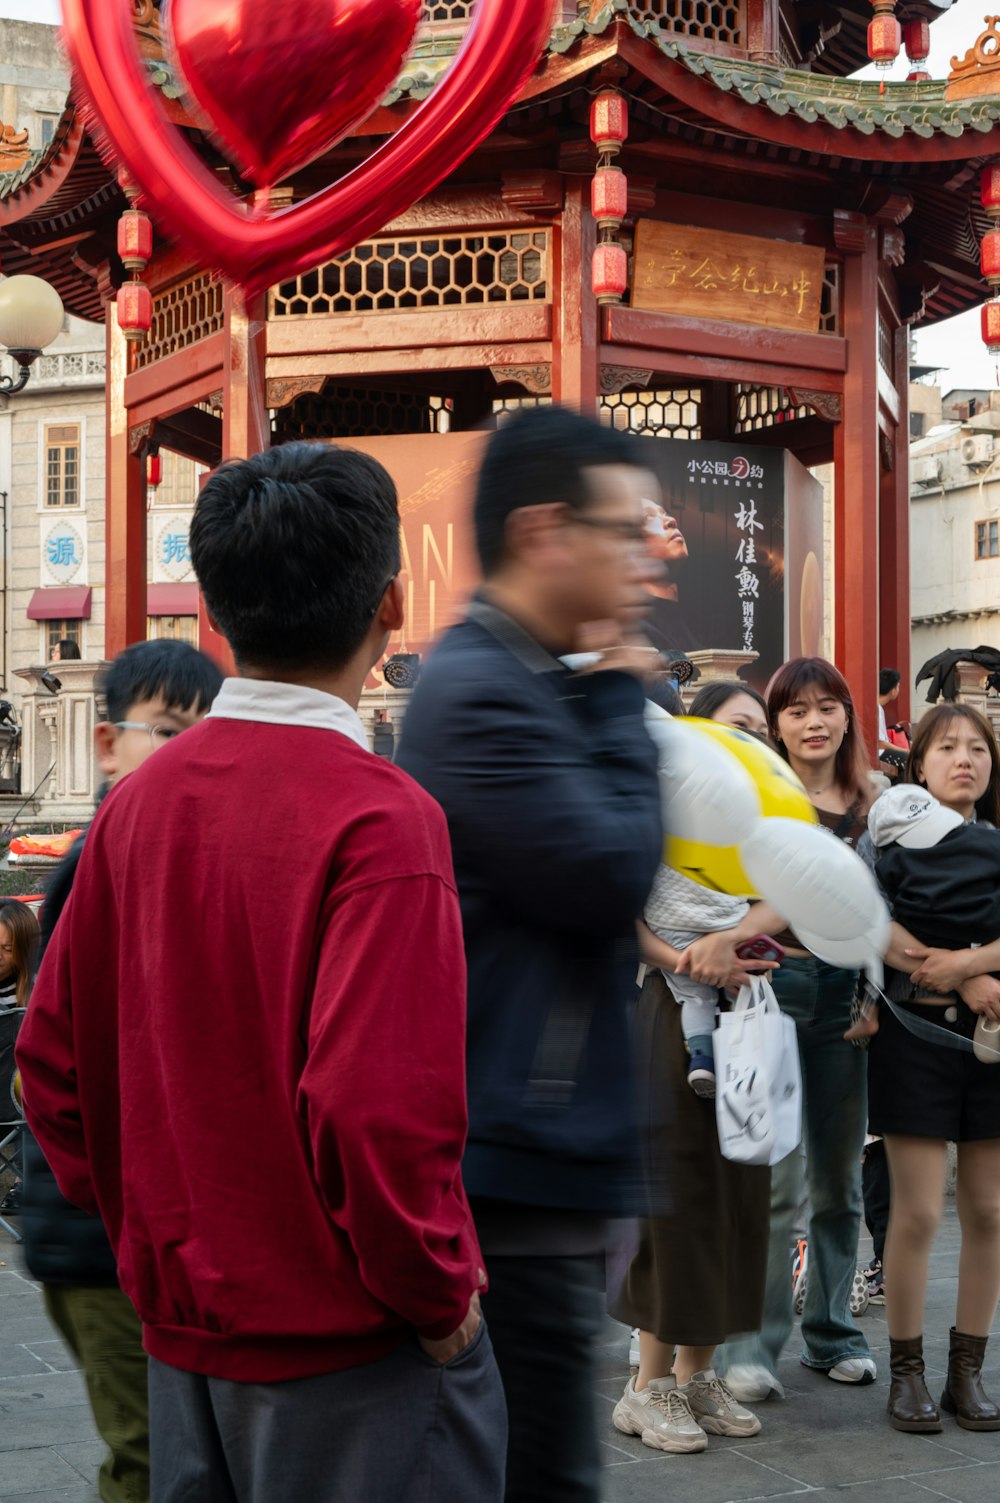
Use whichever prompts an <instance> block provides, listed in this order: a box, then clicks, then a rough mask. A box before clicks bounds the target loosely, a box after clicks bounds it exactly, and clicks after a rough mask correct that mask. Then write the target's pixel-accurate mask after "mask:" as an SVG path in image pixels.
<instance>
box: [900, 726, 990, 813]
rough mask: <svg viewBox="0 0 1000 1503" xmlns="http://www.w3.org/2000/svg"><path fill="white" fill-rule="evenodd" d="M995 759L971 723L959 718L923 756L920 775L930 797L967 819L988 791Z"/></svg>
mask: <svg viewBox="0 0 1000 1503" xmlns="http://www.w3.org/2000/svg"><path fill="white" fill-rule="evenodd" d="M992 772H993V759H992V757H991V756H990V749H989V746H988V745H987V744H986V741H985V739H984V738H983V736H982V735H981V734H980V732H979V730H978V728H977V727H976V726H974V725H973V724H972V722H971V721H969V720H966V719H964V718H963V717H961V716H958V715H956V716H955V718H954V720H953V721H952V722H951V724H950V725H945V726H944V727H943V728H942V730H941V731H940V733H939V734H938V736H937V737H935V739H934V740H933V741H932V742H931V744H930V746H929V747H928V748H927V750H926V752H925V753H924V757H923V761H922V763H921V765H920V768H919V770H918V772H917V778H918V780H919V781H920V782H921V783H923V784H924V785H925V787H926V788H927V791H928V793H932V794H933V795H934V797H935V798H936V799H939V800H940V802H941V803H942V804H944V805H946V806H947V808H949V809H954V810H955V811H956V812H957V813H958V814H961V815H962V816H963V818H965V819H968V818H969V816H970V815H971V814H972V811H973V810H974V809H975V807H976V803H977V801H978V800H979V799H981V798H982V796H983V794H984V793H985V792H986V790H987V788H988V787H989V782H990V776H991V774H992Z"/></svg>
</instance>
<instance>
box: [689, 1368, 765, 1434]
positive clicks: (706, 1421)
mask: <svg viewBox="0 0 1000 1503" xmlns="http://www.w3.org/2000/svg"><path fill="white" fill-rule="evenodd" d="M677 1391H678V1393H680V1394H683V1396H684V1397H685V1398H686V1399H687V1401H688V1403H689V1404H690V1406H691V1413H692V1414H693V1415H694V1417H695V1419H696V1420H697V1421H698V1423H699V1425H700V1426H701V1428H702V1429H703V1430H707V1432H708V1434H709V1435H757V1434H759V1432H760V1420H759V1419H758V1418H757V1416H756V1415H755V1414H751V1413H750V1410H749V1409H744V1408H743V1407H742V1405H740V1404H738V1403H737V1402H736V1397H735V1395H734V1394H733V1392H732V1390H731V1389H730V1387H729V1386H728V1384H727V1383H724V1382H723V1380H722V1379H721V1378H717V1377H716V1375H715V1369H714V1368H711V1367H706V1368H705V1370H704V1372H700V1373H695V1374H694V1377H692V1378H690V1379H689V1380H688V1381H687V1382H686V1383H684V1384H683V1385H682V1386H681V1387H680V1388H679V1389H678V1390H677Z"/></svg>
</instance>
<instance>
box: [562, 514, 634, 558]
mask: <svg viewBox="0 0 1000 1503" xmlns="http://www.w3.org/2000/svg"><path fill="white" fill-rule="evenodd" d="M573 521H574V522H576V523H577V525H578V526H580V527H596V528H598V529H599V530H600V531H601V532H610V533H611V535H612V536H613V537H616V538H618V539H619V540H620V541H621V542H623V543H625V544H626V545H627V546H628V547H629V548H634V549H636V550H637V551H638V552H640V553H644V552H645V551H646V546H647V533H646V529H645V527H644V526H643V525H642V523H641V522H620V521H619V520H618V518H617V517H591V516H587V515H585V514H584V513H582V512H581V513H577V512H574V514H573Z"/></svg>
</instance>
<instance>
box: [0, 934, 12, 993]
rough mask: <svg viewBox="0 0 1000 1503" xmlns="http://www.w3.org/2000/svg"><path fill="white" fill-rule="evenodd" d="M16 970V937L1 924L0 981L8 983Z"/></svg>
mask: <svg viewBox="0 0 1000 1503" xmlns="http://www.w3.org/2000/svg"><path fill="white" fill-rule="evenodd" d="M13 969H14V936H13V935H12V934H11V932H10V930H9V929H8V928H7V925H6V924H0V981H6V980H7V977H8V976H9V975H10V973H11V971H13Z"/></svg>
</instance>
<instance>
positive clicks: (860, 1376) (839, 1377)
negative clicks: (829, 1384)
mask: <svg viewBox="0 0 1000 1503" xmlns="http://www.w3.org/2000/svg"><path fill="white" fill-rule="evenodd" d="M827 1377H828V1378H832V1379H833V1381H834V1382H835V1383H874V1382H875V1379H876V1378H877V1377H878V1369H877V1368H876V1366H875V1359H874V1358H873V1357H845V1358H844V1359H843V1360H842V1361H841V1362H838V1363H837V1364H836V1366H835V1367H831V1368H830V1370H829V1372H828V1373H827Z"/></svg>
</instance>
